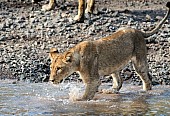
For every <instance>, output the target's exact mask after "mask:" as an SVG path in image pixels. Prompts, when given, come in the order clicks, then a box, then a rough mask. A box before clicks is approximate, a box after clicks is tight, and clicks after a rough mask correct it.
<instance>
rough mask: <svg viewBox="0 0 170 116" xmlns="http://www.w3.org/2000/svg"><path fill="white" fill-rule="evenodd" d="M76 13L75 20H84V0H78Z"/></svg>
mask: <svg viewBox="0 0 170 116" xmlns="http://www.w3.org/2000/svg"><path fill="white" fill-rule="evenodd" d="M78 2H79V6H78V15H76V16H75V17H74V20H75V21H78V22H83V21H84V11H85V10H84V9H85V0H78Z"/></svg>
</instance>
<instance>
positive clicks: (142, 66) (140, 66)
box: [132, 55, 152, 91]
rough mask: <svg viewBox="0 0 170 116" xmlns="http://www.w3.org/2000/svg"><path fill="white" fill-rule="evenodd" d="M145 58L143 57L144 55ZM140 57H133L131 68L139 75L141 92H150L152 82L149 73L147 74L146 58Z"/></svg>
mask: <svg viewBox="0 0 170 116" xmlns="http://www.w3.org/2000/svg"><path fill="white" fill-rule="evenodd" d="M144 56H145V55H144ZM144 56H141V57H135V58H134V59H133V60H132V62H133V64H134V65H133V66H134V68H135V70H136V72H137V73H138V74H139V76H140V78H141V80H142V83H143V90H145V91H147V90H151V88H152V82H151V79H150V78H149V72H148V64H147V60H146V57H144Z"/></svg>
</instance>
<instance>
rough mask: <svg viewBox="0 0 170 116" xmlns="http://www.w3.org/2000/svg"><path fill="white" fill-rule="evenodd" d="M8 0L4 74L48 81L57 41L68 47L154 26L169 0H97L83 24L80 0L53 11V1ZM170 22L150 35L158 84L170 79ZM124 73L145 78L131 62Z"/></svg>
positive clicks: (1, 35)
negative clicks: (124, 30)
mask: <svg viewBox="0 0 170 116" xmlns="http://www.w3.org/2000/svg"><path fill="white" fill-rule="evenodd" d="M5 1H6V0H1V2H0V9H1V10H0V54H1V56H2V57H0V64H1V65H0V78H1V79H5V78H15V79H17V80H24V81H29V82H44V81H47V80H48V78H49V73H50V69H49V65H50V60H49V57H48V53H49V49H50V48H51V47H56V48H58V49H59V51H60V52H63V51H65V50H67V49H69V48H71V47H73V46H75V45H76V44H77V43H79V42H81V41H84V40H96V39H100V38H102V37H105V36H107V35H110V34H112V33H113V32H115V31H116V30H117V29H118V28H120V27H124V26H131V27H132V28H137V29H140V30H145V31H147V30H151V29H152V28H153V27H154V26H155V25H156V24H157V23H158V22H159V21H160V20H161V19H162V18H163V17H164V15H165V13H166V11H167V8H166V7H165V5H166V2H167V1H168V0H163V1H159V0H153V1H152V2H147V3H146V2H145V3H144V2H139V1H136V2H125V1H124V0H120V1H116V0H111V1H110V0H102V1H99V0H96V8H95V11H94V14H93V15H92V16H91V20H87V19H86V20H85V22H84V23H78V24H75V23H73V21H72V19H73V17H74V16H75V15H76V13H77V1H76V2H75V1H67V2H64V3H62V1H61V2H58V4H57V6H56V7H55V9H54V10H51V11H47V12H44V11H41V6H42V5H43V4H45V3H47V1H42V2H40V3H39V4H32V3H31V2H29V1H28V0H27V1H25V2H23V3H22V2H19V1H15V0H11V1H10V2H5ZM169 19H170V18H169ZM169 24H170V23H169V20H168V21H167V22H166V23H165V24H164V25H163V27H162V28H161V30H160V31H159V32H158V33H157V34H154V35H153V36H151V37H149V38H147V39H146V41H147V47H148V63H149V69H150V74H151V75H152V78H153V79H152V80H153V82H154V84H164V85H167V84H170V73H169V72H170V65H169V64H170V49H169V46H170V33H169V32H170V25H169ZM122 76H123V77H124V79H125V80H128V81H129V82H132V83H134V84H138V85H139V84H141V81H140V80H139V77H138V76H137V75H136V74H134V73H133V69H132V68H131V66H130V65H128V66H127V67H125V68H124V70H123V71H122ZM74 77H76V79H77V75H72V76H71V77H70V78H69V79H70V80H75V78H74ZM129 78H131V79H129ZM102 80H103V81H108V80H106V79H102Z"/></svg>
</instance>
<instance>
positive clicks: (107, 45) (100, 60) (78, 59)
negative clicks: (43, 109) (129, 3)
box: [49, 2, 170, 100]
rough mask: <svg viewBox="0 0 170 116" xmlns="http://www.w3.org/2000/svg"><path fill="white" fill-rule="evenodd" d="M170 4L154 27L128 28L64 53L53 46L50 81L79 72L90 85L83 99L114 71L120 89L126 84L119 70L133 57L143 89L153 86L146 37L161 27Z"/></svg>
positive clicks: (112, 74) (55, 81) (56, 80)
mask: <svg viewBox="0 0 170 116" xmlns="http://www.w3.org/2000/svg"><path fill="white" fill-rule="evenodd" d="M167 7H168V8H169V10H168V12H167V14H166V16H165V17H164V18H163V19H162V20H161V22H160V23H159V24H158V25H157V26H156V27H155V29H153V30H152V31H149V32H142V31H139V30H136V29H132V28H124V29H120V30H118V31H117V32H115V33H113V34H112V35H110V36H107V37H104V38H102V39H99V40H95V41H84V42H81V43H79V44H78V45H76V46H75V47H73V48H71V49H70V50H68V51H66V52H64V53H57V50H56V49H55V48H52V49H51V50H50V54H49V55H50V58H51V61H52V63H51V65H50V68H51V73H50V79H49V81H52V82H53V83H59V82H60V81H61V80H62V79H63V78H64V77H67V76H69V75H70V74H72V73H73V72H78V73H79V74H80V77H81V78H82V80H83V82H84V83H85V85H86V89H85V93H84V95H83V97H82V98H81V100H90V99H92V98H93V97H94V95H95V93H96V91H97V90H98V87H99V86H100V84H101V82H100V80H99V75H109V74H111V76H112V78H113V89H114V90H115V91H119V90H120V88H121V87H122V79H121V77H120V76H119V71H120V70H121V69H122V68H123V67H124V66H125V65H126V64H127V63H128V62H129V60H131V61H132V63H133V65H134V67H135V70H136V72H137V73H138V74H139V75H140V78H141V80H142V82H143V90H146V91H147V90H151V86H152V84H151V80H150V78H149V75H148V64H147V58H146V53H147V49H146V43H145V37H149V36H151V35H153V34H154V33H156V32H157V31H158V30H159V29H160V28H161V26H162V25H163V23H164V22H165V21H166V19H167V18H168V16H169V14H170V2H168V3H167Z"/></svg>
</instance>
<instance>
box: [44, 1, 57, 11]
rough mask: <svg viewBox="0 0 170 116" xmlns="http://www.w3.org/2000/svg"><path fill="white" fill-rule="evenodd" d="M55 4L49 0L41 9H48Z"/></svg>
mask: <svg viewBox="0 0 170 116" xmlns="http://www.w3.org/2000/svg"><path fill="white" fill-rule="evenodd" d="M54 6H55V2H54V0H50V2H49V4H46V5H43V6H42V10H43V11H49V10H51V9H52V8H53V7H54Z"/></svg>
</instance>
